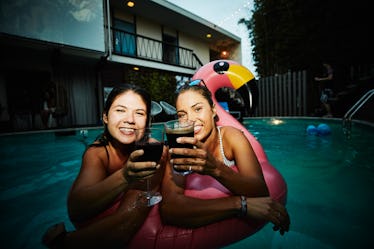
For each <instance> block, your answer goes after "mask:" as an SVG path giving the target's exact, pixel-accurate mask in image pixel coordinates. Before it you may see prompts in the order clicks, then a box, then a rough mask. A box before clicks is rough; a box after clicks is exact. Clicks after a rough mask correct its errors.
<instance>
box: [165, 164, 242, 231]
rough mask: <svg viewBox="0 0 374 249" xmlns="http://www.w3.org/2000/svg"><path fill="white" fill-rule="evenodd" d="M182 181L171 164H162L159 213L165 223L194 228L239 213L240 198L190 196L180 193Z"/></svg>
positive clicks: (182, 185) (181, 177)
mask: <svg viewBox="0 0 374 249" xmlns="http://www.w3.org/2000/svg"><path fill="white" fill-rule="evenodd" d="M184 184H185V177H184V176H179V175H175V174H174V173H173V170H172V169H171V165H166V168H165V175H164V178H163V182H162V187H161V190H162V197H163V199H162V202H161V203H160V215H161V218H162V220H163V222H165V223H166V224H170V225H175V226H181V227H190V228H195V227H200V226H204V225H207V224H210V223H213V222H217V221H220V220H224V219H227V218H230V217H236V216H237V215H238V214H239V213H240V208H241V204H240V198H238V197H225V198H217V199H198V198H193V197H189V196H185V195H184Z"/></svg>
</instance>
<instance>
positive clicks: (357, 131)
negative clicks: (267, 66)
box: [0, 118, 374, 249]
mask: <svg viewBox="0 0 374 249" xmlns="http://www.w3.org/2000/svg"><path fill="white" fill-rule="evenodd" d="M243 122H244V124H245V126H246V127H247V128H248V129H249V131H251V132H252V133H253V134H254V135H255V136H256V138H257V139H258V140H259V141H260V143H261V144H262V145H263V147H264V149H265V151H266V153H267V155H268V157H269V160H270V162H271V163H272V164H273V165H274V166H275V167H276V168H277V169H278V170H279V171H280V172H281V174H282V175H283V176H284V178H285V180H286V182H287V185H288V202H287V209H288V211H289V213H290V216H291V223H292V224H291V228H290V232H289V233H287V234H285V235H284V236H280V235H279V234H278V233H275V232H273V231H272V226H271V225H270V224H269V225H266V226H265V227H264V228H263V229H261V230H260V231H259V232H257V233H256V234H254V235H252V236H250V237H248V238H246V239H244V240H242V241H239V242H237V243H235V244H232V245H230V246H227V247H225V248H226V249H234V248H235V249H236V248H259V249H260V248H261V249H263V248H274V249H275V248H288V249H293V248H303V249H304V248H364V247H366V245H368V244H371V236H372V231H373V229H372V224H373V223H374V218H373V216H372V211H371V210H372V208H371V203H372V200H373V199H374V191H373V189H374V188H373V187H374V168H373V167H374V158H373V156H372V155H371V154H372V153H373V151H374V150H373V147H374V146H373V141H374V132H373V131H374V128H373V127H371V126H367V125H362V124H358V123H354V124H353V127H352V134H351V137H350V138H349V139H348V138H347V137H346V136H345V135H344V134H343V132H342V126H341V121H340V120H322V119H291V118H290V119H285V118H283V119H279V120H276V119H271V118H266V119H245V120H244V121H243ZM322 122H323V123H326V124H328V125H329V126H330V127H331V129H332V133H331V134H330V135H328V136H314V135H308V134H307V133H306V127H307V126H308V125H309V124H313V125H316V126H317V125H318V124H319V123H322ZM100 132H101V129H87V130H84V131H82V132H81V131H80V130H77V131H73V132H71V133H70V134H63V135H62V134H55V133H54V132H44V133H32V134H30V133H25V134H17V135H2V136H0V144H1V147H0V157H1V162H0V218H1V219H0V223H1V226H0V247H1V248H6V249H13V248H30V249H38V248H44V247H43V246H42V245H41V243H40V239H41V236H42V234H43V233H44V231H45V230H46V229H47V228H48V227H49V226H50V225H52V224H54V223H57V222H61V221H63V222H65V224H66V226H67V229H68V230H72V229H73V226H72V224H71V223H70V221H69V219H68V215H67V209H66V197H67V193H68V191H69V188H70V186H71V184H72V182H73V180H74V178H75V177H76V175H77V174H78V171H79V167H80V162H81V157H82V153H83V151H84V150H85V147H86V145H87V144H89V143H91V142H92V141H93V140H94V139H95V138H96V136H97V135H98V134H99V133H100Z"/></svg>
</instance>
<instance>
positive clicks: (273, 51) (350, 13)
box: [239, 0, 374, 76]
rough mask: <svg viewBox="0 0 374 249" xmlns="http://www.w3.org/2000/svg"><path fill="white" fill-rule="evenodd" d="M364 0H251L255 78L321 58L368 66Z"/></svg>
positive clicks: (367, 14)
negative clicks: (352, 1)
mask: <svg viewBox="0 0 374 249" xmlns="http://www.w3.org/2000/svg"><path fill="white" fill-rule="evenodd" d="M368 4H369V1H363V0H357V1H355V2H354V3H349V2H342V1H337V0H254V10H253V13H252V14H253V15H252V17H251V19H249V20H246V19H241V20H240V21H239V23H241V24H244V25H246V27H247V28H248V30H249V38H250V40H251V44H252V46H253V60H254V62H255V66H256V67H257V73H258V74H259V76H268V75H274V74H276V73H278V74H281V73H285V72H287V71H289V70H291V71H296V70H303V69H307V70H309V69H312V67H313V65H317V64H320V62H321V60H329V61H330V62H332V63H335V64H337V63H338V64H340V65H341V66H345V67H348V66H351V65H359V64H370V63H372V62H373V55H374V53H373V46H372V44H373V38H371V37H369V36H370V33H371V30H372V29H373V28H372V26H373V25H372V22H371V15H372V14H371V13H370V12H371V9H370V8H369V5H368Z"/></svg>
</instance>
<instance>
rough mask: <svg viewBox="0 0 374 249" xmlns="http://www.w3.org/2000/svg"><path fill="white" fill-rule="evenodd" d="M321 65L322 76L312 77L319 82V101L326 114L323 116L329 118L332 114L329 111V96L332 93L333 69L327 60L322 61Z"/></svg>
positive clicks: (331, 95)
mask: <svg viewBox="0 0 374 249" xmlns="http://www.w3.org/2000/svg"><path fill="white" fill-rule="evenodd" d="M322 65H323V67H324V70H325V74H324V75H323V76H317V77H314V80H315V81H317V82H318V83H320V89H321V95H320V101H321V103H322V105H323V106H324V108H325V111H326V114H325V115H324V116H323V117H326V118H331V117H332V116H333V115H332V111H331V98H332V97H333V95H334V92H333V90H332V88H333V79H334V70H333V68H332V66H331V65H330V64H329V63H327V62H324V63H322Z"/></svg>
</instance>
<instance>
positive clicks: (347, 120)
mask: <svg viewBox="0 0 374 249" xmlns="http://www.w3.org/2000/svg"><path fill="white" fill-rule="evenodd" d="M373 95H374V89H371V90H369V91H368V92H366V93H365V94H364V96H362V97H361V98H360V99H359V100H358V101H357V102H356V103H355V104H354V105H353V106H352V107H351V109H349V110H348V111H347V113H346V114H345V115H344V117H343V132H344V134H345V135H348V136H349V135H350V134H351V130H352V117H353V115H355V114H356V112H357V111H358V110H359V109H360V108H361V107H362V106H363V105H364V104H365V103H366V102H367V101H368V100H369V99H370V98H371V97H372V96H373Z"/></svg>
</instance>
